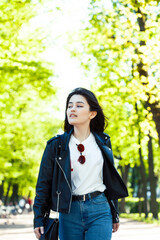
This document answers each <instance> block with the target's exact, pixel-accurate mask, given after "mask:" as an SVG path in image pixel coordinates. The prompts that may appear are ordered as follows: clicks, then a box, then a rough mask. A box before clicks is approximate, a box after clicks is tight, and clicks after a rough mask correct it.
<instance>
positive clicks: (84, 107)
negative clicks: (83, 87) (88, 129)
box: [67, 95, 96, 126]
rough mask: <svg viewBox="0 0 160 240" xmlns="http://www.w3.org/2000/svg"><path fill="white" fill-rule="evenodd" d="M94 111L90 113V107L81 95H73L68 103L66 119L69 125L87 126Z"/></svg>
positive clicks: (93, 115) (94, 113)
mask: <svg viewBox="0 0 160 240" xmlns="http://www.w3.org/2000/svg"><path fill="white" fill-rule="evenodd" d="M95 116H96V112H95V111H90V106H89V104H88V102H87V100H86V98H85V97H83V96H82V95H73V96H72V97H71V98H70V100H69V103H68V107H67V118H68V122H69V124H70V125H73V126H76V125H77V126H78V125H86V124H87V125H89V124H90V121H91V119H92V118H94V117H95Z"/></svg>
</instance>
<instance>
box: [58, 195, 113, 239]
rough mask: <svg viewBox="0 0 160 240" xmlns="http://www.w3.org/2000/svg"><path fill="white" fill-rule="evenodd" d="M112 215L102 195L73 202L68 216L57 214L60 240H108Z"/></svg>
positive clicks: (110, 232)
mask: <svg viewBox="0 0 160 240" xmlns="http://www.w3.org/2000/svg"><path fill="white" fill-rule="evenodd" d="M111 237H112V214H111V210H110V206H109V203H108V201H107V199H106V197H105V195H104V193H102V194H100V195H99V196H97V197H95V198H93V199H89V200H86V201H74V202H72V205H71V211H70V213H69V214H65V213H60V214H59V238H60V240H110V239H111Z"/></svg>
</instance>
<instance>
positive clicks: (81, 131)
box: [73, 126, 91, 142]
mask: <svg viewBox="0 0 160 240" xmlns="http://www.w3.org/2000/svg"><path fill="white" fill-rule="evenodd" d="M90 132H91V131H90V128H77V127H75V126H74V132H73V136H74V137H75V138H77V139H78V140H79V141H80V142H83V141H84V140H85V139H87V138H88V137H89V135H90Z"/></svg>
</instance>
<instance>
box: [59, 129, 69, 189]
mask: <svg viewBox="0 0 160 240" xmlns="http://www.w3.org/2000/svg"><path fill="white" fill-rule="evenodd" d="M72 131H73V130H71V131H70V132H69V133H66V132H65V133H64V134H63V135H61V136H60V145H61V151H60V153H59V155H58V157H57V163H58V165H59V167H60V168H61V170H62V172H63V174H64V177H65V178H66V180H67V182H68V184H69V185H70V188H71V164H70V151H69V140H70V137H71V134H72Z"/></svg>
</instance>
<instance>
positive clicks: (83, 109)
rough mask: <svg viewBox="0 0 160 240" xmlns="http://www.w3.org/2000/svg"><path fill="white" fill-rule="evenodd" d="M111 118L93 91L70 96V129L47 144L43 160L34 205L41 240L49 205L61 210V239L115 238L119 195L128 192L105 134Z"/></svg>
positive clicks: (67, 113) (67, 117)
mask: <svg viewBox="0 0 160 240" xmlns="http://www.w3.org/2000/svg"><path fill="white" fill-rule="evenodd" d="M105 119H106V118H105V116H104V113H103V111H102V108H101V107H100V105H99V103H98V100H97V98H96V97H95V95H94V94H93V93H92V92H91V91H89V90H87V89H84V88H76V89H74V90H73V91H72V92H71V93H70V94H69V96H68V98H67V101H66V111H65V122H64V133H63V134H62V135H58V136H55V137H53V138H51V139H50V140H49V141H48V142H47V145H46V148H45V151H44V154H43V157H42V161H41V166H40V171H39V176H38V181H37V186H36V197H35V201H34V206H33V209H34V228H35V229H34V232H35V235H36V237H37V238H38V239H39V238H40V236H41V234H42V233H43V232H44V227H43V226H44V223H43V220H44V215H45V213H46V212H47V209H48V208H51V209H52V210H53V211H56V212H59V213H60V214H59V238H60V240H84V239H85V240H110V239H111V236H112V232H116V231H117V230H118V228H119V217H118V201H117V199H119V198H123V197H126V196H128V192H127V189H126V186H125V184H124V183H123V181H122V179H121V177H120V176H119V174H118V172H117V171H116V169H115V166H114V159H113V154H112V149H111V142H110V136H109V135H108V134H106V133H104V132H103V131H104V129H105ZM49 203H50V204H49Z"/></svg>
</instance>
